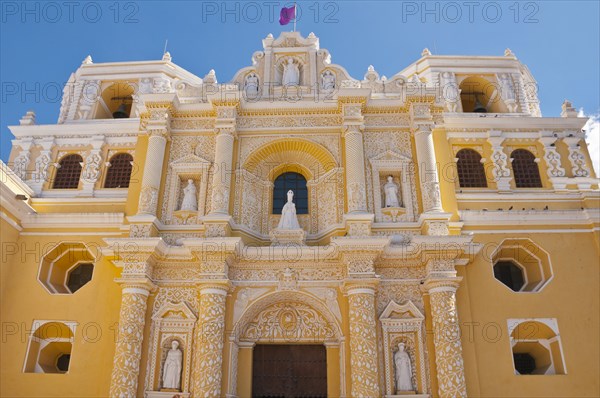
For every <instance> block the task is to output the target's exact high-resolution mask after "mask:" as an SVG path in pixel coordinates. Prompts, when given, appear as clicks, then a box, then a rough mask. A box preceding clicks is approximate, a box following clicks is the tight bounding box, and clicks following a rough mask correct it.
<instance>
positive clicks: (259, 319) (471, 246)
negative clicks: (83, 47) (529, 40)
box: [0, 32, 600, 398]
mask: <svg viewBox="0 0 600 398" xmlns="http://www.w3.org/2000/svg"><path fill="white" fill-rule="evenodd" d="M262 44H263V49H262V50H260V51H256V52H255V53H254V54H253V55H252V65H251V66H248V67H245V68H243V69H240V70H239V71H238V72H237V73H236V75H235V76H234V77H233V79H232V80H231V81H230V82H227V83H219V82H218V80H217V77H216V73H215V72H214V71H210V72H209V73H208V74H207V75H206V76H204V77H203V78H201V77H198V76H195V75H193V74H192V73H190V72H188V71H186V70H184V69H182V68H181V67H179V66H177V65H176V64H175V63H173V61H172V59H171V56H170V54H168V53H165V55H164V57H163V59H162V60H160V61H144V62H125V63H94V62H93V61H92V59H91V57H88V58H86V59H85V60H84V61H83V63H82V65H81V66H80V67H79V68H78V69H77V71H76V72H75V73H73V74H72V75H71V77H70V79H69V81H68V83H67V84H66V86H65V90H64V93H63V101H62V104H61V108H60V115H59V118H58V122H57V123H56V124H52V125H38V124H36V122H35V114H34V113H33V112H28V113H27V114H26V115H25V116H24V117H23V118H22V119H21V122H20V125H18V126H12V127H10V129H11V132H12V133H13V134H14V136H15V138H14V140H13V148H12V152H11V155H10V159H9V161H8V163H7V165H5V164H1V167H2V169H1V173H2V179H1V181H0V188H1V192H0V193H1V195H2V203H1V205H0V210H1V213H0V214H1V216H2V218H1V221H0V222H1V226H2V268H1V272H2V274H1V295H2V296H1V309H2V311H1V317H2V343H1V344H2V350H1V383H0V384H1V387H0V388H1V395H2V396H56V397H59V396H60V397H66V396H77V397H86V396H89V397H98V396H110V397H134V396H139V397H149V398H154V397H165V398H166V397H169V398H171V397H178V398H183V397H251V396H253V397H268V396H270V397H272V396H278V397H296V396H312V397H325V396H328V397H383V396H386V397H390V396H401V395H402V396H403V395H410V396H415V397H459V396H461V397H463V396H474V397H479V396H488V397H491V396H512V397H522V396H545V397H547V396H557V397H558V396H560V397H565V396H577V397H583V396H598V395H599V393H600V386H599V382H598V377H597V376H598V373H599V371H600V369H599V367H598V357H599V356H600V347H599V343H598V335H599V332H600V329H599V319H598V312H599V311H598V310H599V309H600V305H599V298H598V285H599V283H600V279H599V272H600V271H599V268H598V258H599V254H600V190H599V187H598V183H599V181H598V179H597V178H596V175H595V173H594V170H593V168H592V162H591V159H590V155H589V153H588V150H587V147H586V144H585V141H584V138H585V132H583V131H582V128H583V126H584V125H585V122H586V120H585V119H583V118H579V117H577V112H576V111H575V109H574V108H573V107H572V106H571V104H570V103H569V102H568V101H565V103H564V104H563V109H562V114H561V117H543V116H542V115H541V112H540V107H539V101H538V97H537V86H536V82H535V80H534V78H533V76H532V74H531V73H530V71H529V70H528V69H527V67H526V66H525V65H523V64H522V63H521V62H520V61H519V60H518V59H517V58H516V57H515V55H514V54H513V53H512V52H511V51H510V50H507V51H506V52H505V54H504V55H502V56H438V55H433V54H431V53H430V52H429V51H428V50H427V49H426V50H424V51H423V53H422V55H421V57H420V58H419V59H418V60H417V61H415V62H414V63H412V64H411V65H409V66H407V67H406V68H404V69H403V70H402V71H400V72H398V73H397V74H395V75H394V76H392V77H390V78H386V77H385V76H380V75H379V74H378V73H377V71H376V70H375V69H374V68H373V67H369V68H368V70H367V72H366V74H365V75H364V77H363V78H362V79H356V78H353V77H351V76H350V75H349V74H348V72H347V71H346V70H345V69H344V68H343V67H342V66H340V65H336V64H334V63H332V62H331V56H330V53H329V52H328V51H327V50H325V49H322V48H320V45H319V39H318V38H317V37H316V36H315V35H314V34H312V33H311V34H310V35H308V36H307V37H303V36H301V35H300V34H299V33H297V32H295V33H282V34H281V35H280V36H279V37H278V38H274V37H273V36H272V35H269V36H267V37H266V38H265V39H264V40H263V42H262Z"/></svg>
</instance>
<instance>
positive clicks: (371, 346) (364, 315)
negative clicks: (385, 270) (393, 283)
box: [345, 280, 379, 398]
mask: <svg viewBox="0 0 600 398" xmlns="http://www.w3.org/2000/svg"><path fill="white" fill-rule="evenodd" d="M376 283H377V281H376V280H364V281H360V282H358V281H352V282H347V283H346V284H345V289H346V294H347V296H348V312H349V323H350V364H351V379H352V382H351V391H350V395H351V396H352V397H369V398H371V397H378V396H379V371H378V360H377V352H378V351H377V324H376V320H375V314H376V311H375V286H376Z"/></svg>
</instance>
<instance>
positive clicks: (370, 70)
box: [367, 65, 375, 72]
mask: <svg viewBox="0 0 600 398" xmlns="http://www.w3.org/2000/svg"><path fill="white" fill-rule="evenodd" d="M367 72H375V67H374V66H373V65H369V67H368V68H367Z"/></svg>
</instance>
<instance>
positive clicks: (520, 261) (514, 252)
mask: <svg viewBox="0 0 600 398" xmlns="http://www.w3.org/2000/svg"><path fill="white" fill-rule="evenodd" d="M491 259H492V264H493V273H494V278H496V280H498V281H499V282H501V283H502V284H503V285H504V286H506V287H507V288H509V289H511V290H512V291H514V292H539V291H540V290H542V289H543V288H544V287H545V286H546V285H547V284H548V282H550V280H551V279H552V275H553V274H552V265H551V263H550V255H549V254H548V253H547V252H546V251H545V250H544V249H542V248H541V247H540V246H539V245H537V244H536V243H534V242H533V241H531V240H530V239H505V240H503V241H502V242H501V243H500V245H499V246H498V247H497V248H496V250H495V251H494V252H493V253H492V256H491Z"/></svg>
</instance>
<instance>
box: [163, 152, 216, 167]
mask: <svg viewBox="0 0 600 398" xmlns="http://www.w3.org/2000/svg"><path fill="white" fill-rule="evenodd" d="M188 164H193V165H204V164H210V162H209V161H208V160H206V159H203V158H201V157H200V156H198V155H195V154H193V153H190V154H187V155H185V156H183V157H181V158H179V159H177V160H175V161H173V162H171V166H172V167H176V166H179V165H188Z"/></svg>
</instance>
